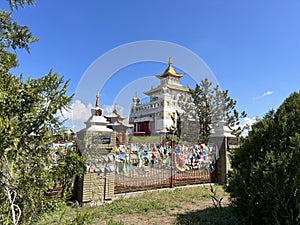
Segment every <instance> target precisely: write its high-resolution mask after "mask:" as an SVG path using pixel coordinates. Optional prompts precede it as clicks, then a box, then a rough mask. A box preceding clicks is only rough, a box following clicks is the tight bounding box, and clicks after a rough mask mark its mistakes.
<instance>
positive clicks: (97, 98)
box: [95, 93, 99, 107]
mask: <svg viewBox="0 0 300 225" xmlns="http://www.w3.org/2000/svg"><path fill="white" fill-rule="evenodd" d="M95 107H99V93H97V94H96V103H95Z"/></svg>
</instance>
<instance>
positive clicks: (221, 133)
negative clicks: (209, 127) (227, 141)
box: [211, 120, 235, 137]
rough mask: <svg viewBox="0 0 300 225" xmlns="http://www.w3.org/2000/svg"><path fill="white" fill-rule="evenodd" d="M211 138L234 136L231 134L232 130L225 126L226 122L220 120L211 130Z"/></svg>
mask: <svg viewBox="0 0 300 225" xmlns="http://www.w3.org/2000/svg"><path fill="white" fill-rule="evenodd" d="M211 137H235V135H233V134H232V130H230V128H229V127H228V126H227V125H226V122H225V121H224V120H221V121H219V122H218V124H217V126H216V127H215V128H214V129H213V131H212V134H211Z"/></svg>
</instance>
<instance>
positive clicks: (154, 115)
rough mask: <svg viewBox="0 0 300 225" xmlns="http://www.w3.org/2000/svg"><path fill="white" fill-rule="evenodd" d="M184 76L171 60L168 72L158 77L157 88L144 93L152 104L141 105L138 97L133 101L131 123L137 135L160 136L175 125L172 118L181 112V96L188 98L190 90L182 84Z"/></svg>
mask: <svg viewBox="0 0 300 225" xmlns="http://www.w3.org/2000/svg"><path fill="white" fill-rule="evenodd" d="M183 76H184V74H181V73H177V72H176V70H175V69H174V67H173V66H172V59H171V58H169V61H168V67H167V68H166V70H165V71H164V72H163V73H162V74H159V75H156V77H157V78H158V79H159V80H160V84H159V85H158V86H157V87H154V88H153V87H151V89H150V90H148V91H146V92H144V94H145V95H147V96H149V98H150V102H147V103H140V99H139V97H138V95H137V93H136V95H135V96H134V97H133V99H132V105H131V113H130V117H129V123H130V124H132V125H133V126H134V134H135V135H158V134H161V133H163V132H165V131H166V129H167V128H169V127H170V126H171V125H173V120H172V117H173V118H175V117H176V111H179V112H181V111H182V110H181V109H180V107H179V105H178V99H179V97H180V96H188V90H189V89H188V88H187V87H184V86H183V85H182V84H180V78H182V77H183Z"/></svg>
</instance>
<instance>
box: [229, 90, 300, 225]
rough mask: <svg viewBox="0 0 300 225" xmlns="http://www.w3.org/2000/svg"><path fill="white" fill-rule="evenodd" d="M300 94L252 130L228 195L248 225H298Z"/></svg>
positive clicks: (235, 164)
mask: <svg viewBox="0 0 300 225" xmlns="http://www.w3.org/2000/svg"><path fill="white" fill-rule="evenodd" d="M299 115H300V92H295V93H293V94H291V95H290V96H289V97H288V98H287V99H286V100H285V101H284V102H283V104H282V105H281V106H280V107H279V109H278V110H277V111H276V112H275V111H274V110H271V111H269V112H268V113H267V114H266V115H265V117H264V118H263V119H262V120H261V121H259V122H257V123H256V124H255V125H253V127H252V131H251V132H250V133H249V135H248V137H247V138H245V139H244V141H243V143H242V145H241V146H240V148H238V149H236V150H235V152H234V155H233V160H232V168H233V170H232V173H231V174H230V179H229V187H228V191H229V192H230V194H231V197H232V200H233V202H234V204H235V205H236V210H237V212H238V214H239V215H240V216H241V218H242V219H243V222H244V223H245V224H300V188H299V187H300V170H299V168H300V161H299V158H300V116H299Z"/></svg>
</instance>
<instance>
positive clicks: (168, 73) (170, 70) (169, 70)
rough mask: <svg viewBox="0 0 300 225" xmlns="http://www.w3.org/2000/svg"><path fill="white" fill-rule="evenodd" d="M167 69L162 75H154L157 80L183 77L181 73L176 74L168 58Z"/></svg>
mask: <svg viewBox="0 0 300 225" xmlns="http://www.w3.org/2000/svg"><path fill="white" fill-rule="evenodd" d="M168 64H169V65H168V68H167V69H166V70H165V71H164V73H163V74H159V75H156V77H157V78H164V77H167V76H172V77H177V78H181V77H183V76H184V74H182V73H177V72H176V70H175V69H174V67H173V66H172V59H171V57H169V62H168Z"/></svg>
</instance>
